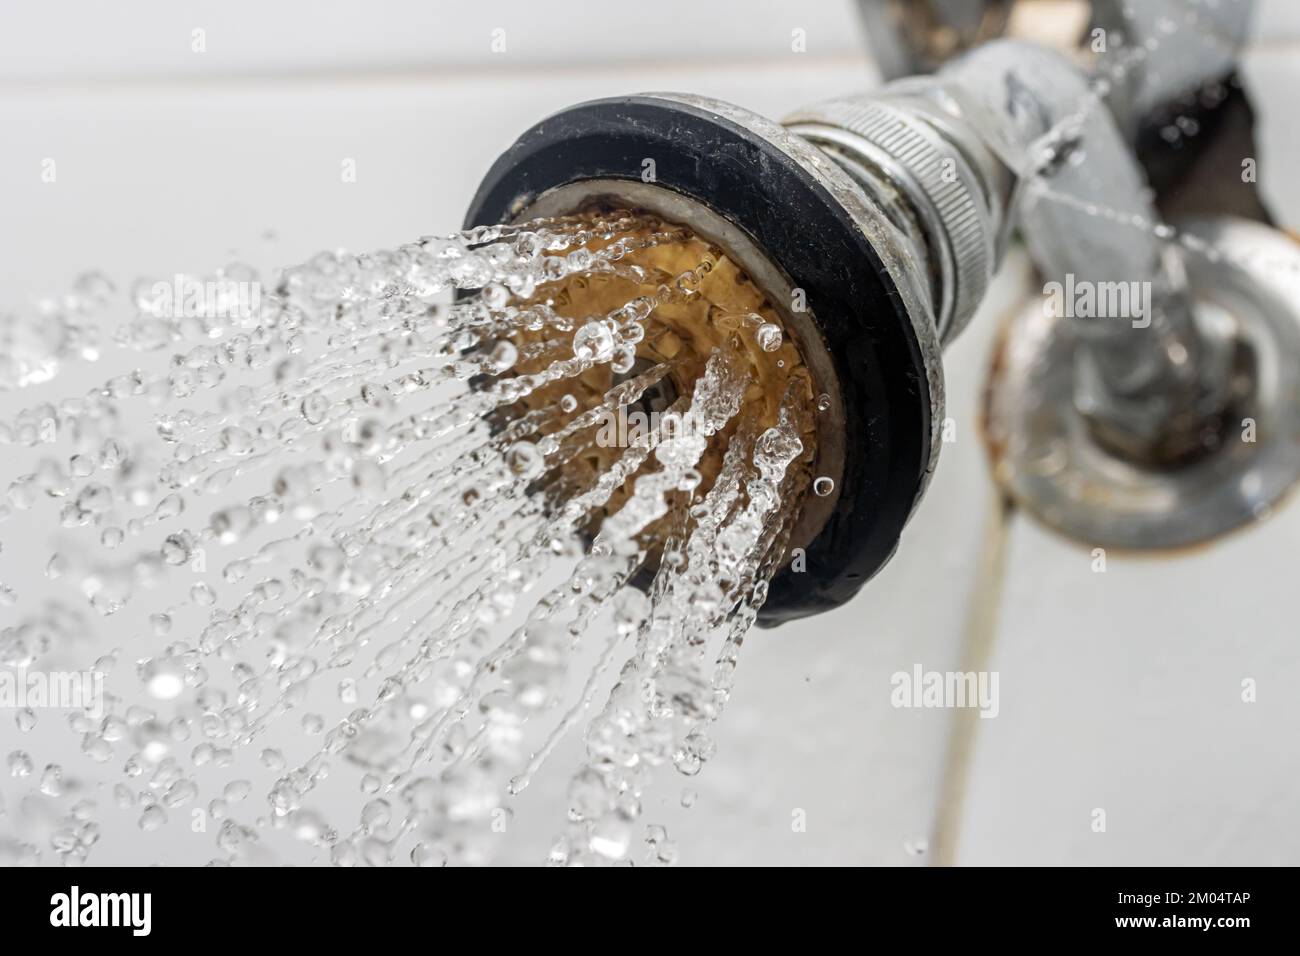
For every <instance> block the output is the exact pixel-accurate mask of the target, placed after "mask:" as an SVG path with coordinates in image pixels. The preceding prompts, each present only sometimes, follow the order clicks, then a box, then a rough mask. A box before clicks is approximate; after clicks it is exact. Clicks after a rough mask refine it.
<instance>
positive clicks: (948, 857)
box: [930, 490, 1014, 866]
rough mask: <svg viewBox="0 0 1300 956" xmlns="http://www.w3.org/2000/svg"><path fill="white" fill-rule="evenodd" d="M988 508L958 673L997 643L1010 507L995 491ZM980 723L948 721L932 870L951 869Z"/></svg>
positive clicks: (963, 715)
mask: <svg viewBox="0 0 1300 956" xmlns="http://www.w3.org/2000/svg"><path fill="white" fill-rule="evenodd" d="M993 495H994V500H993V502H992V503H991V506H990V507H989V509H988V517H987V519H986V528H985V538H986V540H987V541H988V542H989V543H988V547H987V548H985V550H984V558H983V560H982V561H981V562H980V564H979V567H978V568H977V569H976V574H975V589H974V593H973V594H972V597H971V603H970V607H969V610H968V613H967V617H966V627H965V638H964V641H963V647H962V659H961V665H960V667H961V670H962V671H965V672H969V671H975V672H979V671H984V670H987V669H988V665H989V663H990V661H991V660H992V658H993V649H994V645H995V643H996V642H997V632H998V612H999V610H1000V608H1001V605H1002V595H1003V590H1004V586H1005V584H1006V568H1007V560H1006V559H1007V543H1008V539H1009V538H1010V534H1009V531H1010V523H1011V517H1012V515H1013V514H1014V508H1013V507H1012V505H1011V503H1010V502H1009V501H1008V500H1007V499H1006V498H1005V497H1003V496H1002V495H1001V494H1000V493H999V492H998V491H996V490H994V492H993ZM979 724H980V717H979V710H978V708H969V707H968V708H963V709H959V710H958V711H957V712H956V714H955V716H954V717H953V723H952V731H951V734H950V735H949V738H948V752H947V756H946V757H945V759H944V770H943V778H942V780H941V781H940V785H939V813H938V817H937V819H936V820H935V828H934V853H933V855H932V856H931V858H930V859H931V863H930V865H931V866H953V865H955V864H956V860H957V849H958V846H959V845H960V841H961V822H962V811H963V809H964V808H965V803H966V795H967V789H968V785H969V783H970V770H971V765H972V764H973V762H974V760H973V758H974V756H975V744H976V739H977V737H978V731H979Z"/></svg>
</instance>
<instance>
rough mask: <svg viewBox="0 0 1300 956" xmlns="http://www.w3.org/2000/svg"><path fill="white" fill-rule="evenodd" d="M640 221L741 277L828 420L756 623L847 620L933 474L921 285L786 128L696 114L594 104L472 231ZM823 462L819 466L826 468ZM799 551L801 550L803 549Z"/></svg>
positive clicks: (846, 191)
mask: <svg viewBox="0 0 1300 956" xmlns="http://www.w3.org/2000/svg"><path fill="white" fill-rule="evenodd" d="M598 200H604V201H607V202H617V203H620V204H621V205H624V206H630V207H634V208H635V207H640V208H645V209H648V210H649V211H651V212H655V213H657V214H659V215H661V216H663V217H664V218H665V219H667V220H669V221H673V222H678V223H680V224H682V225H685V226H688V227H689V228H691V229H692V230H694V231H695V232H696V233H697V234H698V235H700V236H701V237H702V238H704V239H706V240H708V241H710V242H713V243H714V244H716V245H718V246H719V247H720V248H721V249H723V250H724V251H725V252H726V253H727V254H728V256H730V257H731V258H732V259H734V260H735V261H736V262H738V263H740V264H741V265H742V266H743V267H744V268H745V269H746V270H747V271H748V272H749V273H750V275H751V277H752V278H753V279H754V281H755V282H757V283H758V284H759V285H761V286H763V287H764V289H765V291H766V292H767V293H768V296H769V298H770V300H771V302H772V304H773V306H774V307H775V308H776V309H777V310H778V311H780V312H781V313H782V316H783V318H784V319H786V324H787V328H789V329H790V330H791V331H792V333H793V334H794V337H795V339H796V341H797V343H798V345H799V347H800V350H801V352H802V354H803V355H804V358H805V361H806V362H807V364H808V366H809V368H810V369H811V370H812V371H813V373H814V376H815V378H816V379H817V382H818V386H819V388H820V389H821V390H822V391H824V392H825V393H826V394H827V395H829V396H830V398H831V405H832V407H831V408H830V409H829V410H828V412H827V413H824V414H823V415H820V416H819V427H818V454H819V459H818V463H817V468H818V473H819V474H826V472H825V471H821V469H822V468H823V467H832V468H833V470H834V471H837V472H838V474H836V475H828V477H833V478H834V481H835V493H834V494H833V495H831V496H827V497H826V498H818V497H816V496H811V495H810V496H809V498H808V500H807V502H806V504H805V506H804V514H803V515H802V516H801V518H800V522H799V527H798V528H797V529H796V532H795V534H794V536H793V540H792V545H793V546H794V547H802V548H803V550H804V554H803V555H802V556H801V560H798V561H790V562H788V563H787V564H786V566H785V567H784V568H783V569H782V570H781V571H780V572H779V573H778V574H777V576H776V577H775V578H774V579H773V581H772V584H771V588H770V591H769V597H768V600H767V603H766V604H765V605H764V607H763V610H762V612H761V614H760V623H765V624H775V623H780V622H781V621H785V620H790V619H793V618H798V617H803V616H806V615H809V614H815V613H818V612H821V611H824V610H829V609H830V608H833V607H837V606H838V605H840V604H843V603H844V602H845V601H847V600H848V599H849V598H850V597H852V596H853V595H854V594H855V593H856V592H857V591H858V590H859V589H860V588H861V587H862V585H863V584H865V583H866V581H867V580H868V579H870V578H871V577H872V576H873V575H874V574H875V573H876V572H877V571H878V570H879V569H880V568H881V567H882V566H883V565H884V564H885V563H886V562H887V561H888V559H889V558H890V556H891V555H892V554H893V552H894V550H895V549H896V547H897V545H898V540H899V536H900V534H901V532H902V529H903V526H904V525H905V523H906V521H907V519H908V517H909V516H910V515H911V513H912V510H913V507H914V505H915V503H916V501H917V500H918V499H919V497H920V495H921V493H922V491H923V490H924V487H925V485H926V483H927V481H928V478H929V474H930V472H931V470H932V468H933V466H934V459H935V454H936V451H937V444H936V438H937V436H936V435H935V432H934V429H933V428H932V424H933V423H934V422H935V421H938V420H942V413H943V412H942V401H943V396H942V373H941V366H940V363H939V346H938V341H937V336H936V335H935V333H934V322H933V317H932V316H931V315H930V313H929V309H928V301H927V300H926V299H925V298H924V293H923V292H920V291H918V290H920V289H922V288H923V287H924V286H923V280H922V279H921V278H920V276H919V275H914V274H912V273H911V272H910V271H909V270H907V269H905V268H902V267H901V266H900V264H899V256H897V255H896V254H894V253H891V252H890V251H888V250H885V251H884V252H883V254H882V252H881V251H878V247H879V246H880V245H881V244H882V237H883V236H890V235H892V233H890V231H889V227H888V226H887V224H886V223H885V220H884V217H883V216H877V215H876V214H875V212H874V210H873V208H872V207H871V204H870V203H869V202H868V201H867V200H866V199H865V196H864V194H863V193H862V192H861V190H860V189H859V188H858V187H857V186H856V185H855V184H854V183H853V181H852V180H851V179H849V177H848V176H847V175H846V174H845V173H843V171H841V170H840V169H839V168H838V167H837V166H836V165H835V164H834V163H833V162H832V161H831V160H830V159H828V158H827V157H826V156H825V155H824V154H822V153H820V152H819V151H818V150H817V148H816V147H814V146H812V145H811V144H809V143H807V142H806V141H804V140H802V139H801V138H799V137H798V136H795V135H794V134H791V133H790V132H788V131H787V130H785V129H784V128H783V127H781V126H780V125H778V124H776V123H773V122H771V121H769V120H766V119H763V118H762V117H759V116H756V115H754V114H751V113H748V112H746V111H744V110H740V109H738V108H736V107H733V106H730V105H728V104H724V103H718V102H715V101H709V100H703V99H700V98H697V97H685V96H677V95H648V96H633V97H621V98H616V99H608V100H598V101H594V102H590V103H585V104H581V105H579V106H575V107H573V108H570V109H568V110H564V111H562V112H560V113H557V114H555V115H553V116H551V117H548V118H547V119H545V120H543V121H542V122H540V123H538V124H537V125H536V126H534V127H533V128H532V129H530V130H528V131H527V132H525V133H524V134H523V135H522V136H521V137H520V138H519V139H518V140H517V141H516V142H515V143H514V145H513V146H511V147H510V148H509V149H508V150H507V151H506V152H505V153H504V154H503V155H502V156H501V157H500V158H499V159H498V160H497V162H496V163H495V164H494V165H493V167H492V168H491V170H489V172H488V174H487V176H486V178H485V179H484V181H483V183H482V185H481V186H480V188H479V190H478V193H477V195H476V196H475V197H474V200H473V202H472V203H471V206H470V209H469V212H468V214H467V216H466V225H467V226H475V225H485V224H491V223H498V222H507V221H515V220H520V219H526V218H532V217H535V216H547V215H557V214H563V213H567V212H572V211H575V210H577V209H581V208H584V207H585V206H586V205H588V204H590V203H591V202H593V201H598ZM823 456H826V457H825V458H823ZM805 542H806V543H805Z"/></svg>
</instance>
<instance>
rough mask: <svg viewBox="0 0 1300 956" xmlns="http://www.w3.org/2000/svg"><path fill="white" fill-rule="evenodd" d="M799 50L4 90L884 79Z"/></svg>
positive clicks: (3, 88)
mask: <svg viewBox="0 0 1300 956" xmlns="http://www.w3.org/2000/svg"><path fill="white" fill-rule="evenodd" d="M794 60H796V56H795V55H794V54H787V55H783V56H758V57H749V56H740V57H735V58H732V59H663V60H653V59H646V60H605V61H594V62H587V63H573V62H570V61H549V62H548V61H542V62H535V63H528V64H520V65H519V66H504V65H495V66H492V67H486V66H484V65H483V64H482V63H478V62H467V63H463V64H454V65H449V66H434V67H421V66H416V65H410V66H399V67H393V68H384V67H373V68H361V69H357V68H343V69H339V70H334V69H330V68H327V67H317V68H309V69H304V70H279V71H277V70H259V69H251V70H248V71H247V72H237V73H193V74H190V73H169V72H159V73H156V74H132V75H121V76H97V75H93V74H88V75H82V76H76V77H68V78H50V77H46V78H39V79H36V78H33V79H13V78H4V77H0V95H3V94H6V93H54V92H73V93H99V92H120V91H131V90H138V89H147V90H149V91H151V92H153V91H157V90H158V89H159V88H160V87H166V88H167V90H168V91H169V92H170V91H171V90H173V89H175V88H177V87H182V88H184V87H190V88H205V87H213V86H222V87H232V86H233V87H257V88H258V91H259V92H262V91H263V90H264V88H265V86H266V85H267V84H274V85H283V86H337V85H362V84H366V85H375V84H380V85H403V84H425V83H430V82H435V83H458V84H473V83H482V82H492V81H498V82H502V81H514V82H521V83H522V82H531V81H536V80H539V79H555V78H558V77H568V78H580V77H584V76H600V77H609V76H619V75H632V74H641V73H646V72H653V71H660V70H662V71H675V72H688V71H690V72H696V73H734V72H755V71H761V72H767V71H770V70H772V69H775V68H781V67H791V68H797V69H798V70H799V71H800V72H808V73H813V72H819V71H826V72H831V71H837V70H844V69H855V68H856V69H861V70H862V71H863V80H864V83H866V82H870V83H872V84H873V85H874V84H875V82H876V81H877V80H878V77H877V76H876V75H875V66H874V63H873V61H872V60H871V58H870V57H869V56H867V55H866V54H865V53H861V54H848V53H844V54H835V55H832V56H824V57H816V58H808V57H798V58H797V61H796V62H792V61H794Z"/></svg>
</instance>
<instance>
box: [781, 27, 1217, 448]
mask: <svg viewBox="0 0 1300 956" xmlns="http://www.w3.org/2000/svg"><path fill="white" fill-rule="evenodd" d="M1106 92H1108V90H1107V87H1106V85H1105V83H1104V82H1101V81H1095V82H1092V83H1090V82H1089V79H1088V78H1087V77H1086V76H1085V75H1084V74H1083V72H1082V71H1081V70H1080V69H1079V68H1078V67H1076V66H1075V65H1074V64H1073V63H1072V62H1071V61H1070V60H1069V59H1067V58H1066V57H1065V56H1063V55H1061V54H1059V53H1057V52H1055V51H1052V50H1049V49H1047V48H1044V47H1040V46H1037V45H1035V44H1031V43H1026V42H1023V41H1012V40H1003V41H997V42H994V43H989V44H985V45H984V46H981V47H978V48H976V49H975V50H972V51H970V52H969V53H967V54H965V55H964V56H962V57H961V58H959V59H958V60H955V61H953V62H952V63H951V64H949V65H948V66H947V67H945V68H944V69H943V70H942V71H941V72H940V73H939V74H938V75H936V76H933V77H924V78H919V79H912V80H903V81H898V82H896V83H892V84H890V85H888V86H886V87H885V88H884V89H883V90H882V91H881V92H879V93H876V94H871V95H869V96H861V97H850V98H846V99H841V100H834V101H831V102H828V103H822V104H818V105H816V106H814V107H811V108H809V109H805V110H802V111H800V112H799V113H798V114H796V115H795V116H793V117H791V118H790V119H788V120H787V123H788V124H789V125H790V127H791V128H792V129H793V130H794V131H796V132H798V133H800V134H801V135H803V136H805V137H807V138H808V139H811V140H813V141H814V142H816V143H817V144H818V145H819V146H821V147H823V148H824V149H825V150H826V151H827V152H829V153H831V155H832V156H834V157H836V158H837V160H839V161H840V162H841V163H842V164H843V165H844V166H845V168H846V169H847V170H848V171H849V172H850V173H851V174H853V175H855V178H858V179H859V181H863V180H864V179H866V180H868V181H867V182H863V185H864V188H867V189H868V190H869V191H871V192H874V193H875V194H878V195H879V194H881V193H882V192H883V193H889V192H890V188H886V189H883V190H882V188H881V180H884V181H886V182H887V183H888V185H889V187H892V189H893V190H894V191H896V192H897V193H898V194H900V195H902V196H905V197H909V198H910V202H909V204H908V205H909V206H910V207H911V212H912V213H913V218H914V220H915V222H916V223H917V228H918V229H919V231H920V232H921V233H923V234H924V236H925V241H924V242H923V243H920V244H917V247H919V248H921V249H923V250H925V251H926V254H927V255H928V256H929V258H931V260H933V261H931V262H930V263H928V264H927V265H928V270H927V271H928V272H929V273H930V274H931V275H932V276H935V277H936V287H943V288H947V287H948V286H950V285H951V284H952V283H951V282H950V281H948V278H949V277H951V276H953V275H956V276H958V277H960V278H963V279H965V280H966V282H965V285H966V289H965V291H966V293H967V294H966V295H964V296H962V295H959V299H960V301H959V302H958V303H957V304H956V308H957V309H958V310H959V311H958V314H955V315H952V316H950V317H945V316H944V315H943V308H942V304H941V299H942V296H938V297H937V298H936V313H937V314H938V316H939V326H940V331H941V334H943V335H944V338H945V340H947V339H950V338H951V337H952V335H953V334H955V332H956V331H957V330H959V329H960V328H961V326H962V325H963V324H964V322H965V321H966V320H968V319H969V317H970V312H972V311H973V309H974V306H975V305H977V304H978V302H979V299H980V298H981V297H982V294H983V290H984V287H986V286H987V283H988V281H989V278H990V277H991V275H992V274H993V272H995V271H996V269H997V266H998V259H999V255H1000V253H1001V251H1002V250H1003V248H1004V247H1005V241H1004V237H1003V236H1002V235H1001V231H1002V230H1003V229H1004V228H1005V225H1004V224H1007V223H1014V224H1016V225H1017V226H1018V227H1019V229H1020V232H1021V234H1022V235H1023V236H1024V238H1025V242H1026V246H1027V248H1028V251H1029V254H1030V256H1031V257H1032V258H1033V260H1034V262H1035V264H1036V265H1037V266H1038V267H1039V269H1040V271H1041V272H1042V274H1043V276H1044V278H1045V280H1047V281H1048V282H1061V283H1066V282H1069V283H1071V288H1079V289H1082V288H1084V287H1085V286H1092V288H1093V289H1100V290H1102V291H1103V292H1106V291H1110V290H1114V289H1115V286H1114V284H1115V283H1123V284H1124V286H1123V288H1122V291H1123V292H1125V296H1124V298H1125V299H1126V301H1127V307H1126V308H1125V309H1124V311H1123V314H1119V315H1107V316H1097V315H1088V316H1080V317H1076V318H1075V319H1074V320H1073V321H1072V323H1071V324H1072V328H1073V332H1074V334H1075V336H1076V339H1077V344H1078V348H1077V349H1076V365H1077V375H1076V380H1075V382H1076V396H1075V400H1076V403H1077V405H1078V407H1079V409H1080V410H1081V411H1082V412H1084V413H1085V414H1086V415H1087V417H1088V420H1089V421H1090V422H1091V423H1092V424H1093V425H1095V426H1096V428H1097V429H1098V433H1099V435H1100V436H1101V437H1102V439H1103V440H1105V441H1106V442H1107V443H1108V444H1110V445H1112V446H1115V447H1116V448H1117V450H1119V451H1122V452H1123V453H1124V454H1125V455H1126V456H1127V457H1129V458H1132V459H1134V460H1148V461H1164V460H1168V459H1171V458H1179V457H1181V456H1182V455H1184V454H1187V453H1189V450H1190V449H1191V448H1192V446H1194V445H1197V444H1198V443H1199V441H1200V436H1201V432H1202V431H1203V426H1204V423H1205V422H1207V421H1210V420H1212V419H1213V418H1214V416H1216V415H1217V414H1219V413H1220V412H1221V411H1222V409H1223V408H1224V407H1225V405H1226V403H1227V399H1226V390H1227V378H1228V349H1227V347H1226V345H1225V344H1224V343H1221V342H1219V341H1217V340H1215V339H1213V338H1211V337H1210V336H1209V335H1207V334H1206V332H1205V331H1204V330H1202V329H1201V328H1199V327H1198V325H1197V323H1196V320H1195V318H1194V315H1193V311H1192V309H1191V307H1190V303H1189V300H1188V297H1187V294H1186V287H1185V280H1184V274H1183V269H1182V264H1181V261H1180V256H1179V254H1178V251H1177V249H1176V248H1172V247H1170V245H1169V243H1168V242H1167V241H1166V239H1165V238H1163V237H1162V236H1160V235H1157V223H1158V219H1157V216H1156V212H1155V209H1154V206H1153V204H1152V201H1151V198H1150V194H1149V191H1148V190H1147V188H1146V184H1145V183H1144V181H1143V178H1142V173H1141V169H1140V167H1139V166H1138V164H1137V161H1136V159H1135V158H1134V156H1133V154H1132V152H1131V150H1130V148H1129V146H1128V144H1127V143H1126V142H1125V139H1124V137H1123V135H1122V134H1121V133H1120V130H1119V128H1118V126H1117V124H1116V122H1115V120H1114V118H1113V117H1112V116H1111V114H1110V112H1109V111H1108V109H1107V107H1106V100H1105V94H1106ZM921 140H924V145H925V148H926V149H927V150H928V151H929V155H928V156H927V157H926V162H922V163H918V162H917V155H918V150H919V148H920V147H919V146H918V143H919V142H920V141H921ZM954 259H955V261H949V260H954ZM975 272H978V273H980V274H979V275H974V274H973V273H975ZM957 286H958V292H959V294H960V292H961V291H962V289H961V283H960V281H959V282H958V284H957ZM1045 291H1046V290H1045ZM1130 291H1131V292H1132V295H1129V294H1128V293H1129V292H1130Z"/></svg>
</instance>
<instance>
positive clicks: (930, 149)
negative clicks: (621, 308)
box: [785, 97, 997, 342]
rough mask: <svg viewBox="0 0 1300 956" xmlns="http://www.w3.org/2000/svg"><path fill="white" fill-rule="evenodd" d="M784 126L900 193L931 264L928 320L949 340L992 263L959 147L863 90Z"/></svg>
mask: <svg viewBox="0 0 1300 956" xmlns="http://www.w3.org/2000/svg"><path fill="white" fill-rule="evenodd" d="M785 125H786V126H787V127H789V128H790V129H791V130H792V131H793V132H796V133H798V134H799V135H801V136H803V137H804V138H805V139H808V140H811V141H812V142H814V143H816V144H817V145H818V146H821V147H822V148H823V149H825V150H826V151H827V152H829V153H831V154H832V155H833V156H834V157H835V158H837V159H840V160H847V162H843V163H842V165H845V167H846V168H847V169H848V170H849V172H850V173H852V172H853V166H854V165H855V164H856V165H859V166H860V165H863V164H865V165H866V166H867V167H868V168H870V169H872V170H874V171H875V172H877V173H878V174H881V175H883V176H884V177H885V178H887V179H888V180H889V182H890V183H892V184H893V186H894V187H895V188H896V189H897V190H898V191H899V192H901V193H902V194H903V195H904V196H905V197H906V199H907V200H908V202H909V204H910V205H911V207H912V209H913V211H914V213H915V215H916V217H917V219H918V220H919V221H920V224H921V226H922V229H923V231H924V232H925V234H926V237H927V241H928V243H929V246H930V248H929V250H928V251H929V254H930V258H931V259H932V260H933V262H934V265H935V266H936V267H937V269H938V279H939V281H938V283H937V285H938V289H937V291H938V295H937V296H936V303H935V307H936V312H937V315H936V316H935V319H936V323H935V324H936V325H937V327H938V332H939V335H940V337H941V338H942V339H943V341H945V342H947V341H951V339H952V338H953V336H955V335H956V334H957V333H958V332H960V331H961V329H962V328H964V327H965V325H966V323H967V322H968V321H969V320H970V318H971V316H972V315H973V314H974V313H975V310H976V309H977V308H978V307H979V304H980V301H981V300H982V299H983V298H984V293H985V291H986V290H987V289H988V286H989V282H990V280H991V278H992V274H993V270H994V267H995V262H996V251H995V250H996V240H997V236H996V233H997V226H996V222H995V220H994V217H993V216H992V214H991V212H990V210H989V205H988V202H987V201H986V199H985V196H986V191H985V189H983V188H982V186H981V181H980V179H979V177H978V176H977V175H976V173H975V171H974V170H973V169H972V168H971V164H970V162H969V161H968V159H967V158H966V156H965V154H964V153H963V151H962V150H960V149H958V148H957V147H956V146H954V145H953V144H952V143H951V142H949V141H948V140H947V139H946V138H945V137H944V136H943V134H942V133H941V132H940V131H939V130H937V129H936V128H935V127H934V126H933V125H931V124H930V123H929V122H927V121H926V119H925V117H924V115H923V114H922V113H921V112H920V111H915V110H911V109H908V108H907V107H906V106H902V105H896V104H893V103H887V102H880V101H879V100H875V99H871V98H867V97H860V98H857V97H853V98H846V99H841V100H831V101H829V102H825V103H819V104H817V105H815V106H812V107H809V108H807V109H804V110H801V111H800V112H798V113H796V114H795V115H794V116H791V117H789V118H787V119H786V120H785ZM855 178H858V179H859V182H860V185H862V186H863V187H864V188H866V189H868V191H870V190H871V183H870V182H862V181H861V179H862V177H860V176H858V177H855Z"/></svg>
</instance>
